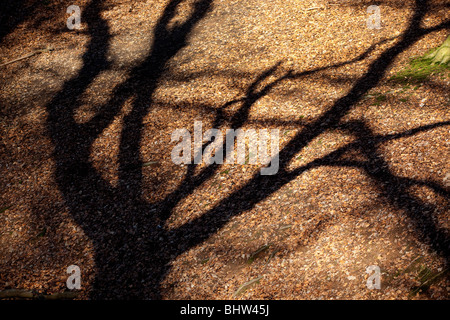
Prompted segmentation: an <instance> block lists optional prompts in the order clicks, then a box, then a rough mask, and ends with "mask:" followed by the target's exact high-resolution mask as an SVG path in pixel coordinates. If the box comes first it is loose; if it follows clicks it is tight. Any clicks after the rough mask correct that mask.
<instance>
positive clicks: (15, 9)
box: [0, 0, 33, 42]
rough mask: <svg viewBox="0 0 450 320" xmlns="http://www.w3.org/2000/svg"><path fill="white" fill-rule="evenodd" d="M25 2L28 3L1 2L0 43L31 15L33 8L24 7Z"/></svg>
mask: <svg viewBox="0 0 450 320" xmlns="http://www.w3.org/2000/svg"><path fill="white" fill-rule="evenodd" d="M27 2H29V1H25V0H16V1H4V2H2V4H1V10H0V42H1V41H2V40H3V38H4V37H5V36H6V35H7V34H9V33H10V32H11V31H13V30H14V29H15V28H16V26H17V25H19V24H20V23H21V22H23V21H24V20H25V19H27V18H28V17H29V16H30V15H32V13H33V8H32V7H31V6H25V4H26V3H27Z"/></svg>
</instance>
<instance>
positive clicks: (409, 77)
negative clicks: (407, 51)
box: [390, 36, 450, 86]
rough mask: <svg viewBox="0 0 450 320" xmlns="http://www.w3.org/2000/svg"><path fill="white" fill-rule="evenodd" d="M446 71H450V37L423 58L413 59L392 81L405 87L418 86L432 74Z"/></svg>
mask: <svg viewBox="0 0 450 320" xmlns="http://www.w3.org/2000/svg"><path fill="white" fill-rule="evenodd" d="M446 70H450V36H449V37H448V38H447V40H446V41H445V42H444V43H443V44H442V45H441V46H440V47H438V48H433V49H431V50H429V51H427V52H426V53H425V54H424V55H423V56H420V57H415V58H412V59H411V60H410V61H409V63H408V66H407V67H406V68H404V69H403V70H401V71H399V72H397V73H396V74H395V75H394V76H392V77H391V79H390V80H392V81H394V82H398V83H402V84H404V85H405V86H406V85H409V84H418V83H421V82H424V81H425V80H427V79H428V77H429V76H431V75H432V74H442V73H444V72H445V71H446Z"/></svg>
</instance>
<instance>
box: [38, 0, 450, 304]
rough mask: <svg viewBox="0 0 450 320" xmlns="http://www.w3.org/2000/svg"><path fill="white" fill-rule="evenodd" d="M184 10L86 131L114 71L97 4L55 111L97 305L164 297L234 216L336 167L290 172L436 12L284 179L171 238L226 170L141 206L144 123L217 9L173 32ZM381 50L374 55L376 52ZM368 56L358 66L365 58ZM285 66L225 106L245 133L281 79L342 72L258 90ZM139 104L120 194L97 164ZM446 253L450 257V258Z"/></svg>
mask: <svg viewBox="0 0 450 320" xmlns="http://www.w3.org/2000/svg"><path fill="white" fill-rule="evenodd" d="M182 2H183V0H171V1H170V2H169V4H168V5H167V6H166V7H165V9H164V12H163V13H162V15H161V17H160V19H159V21H158V23H157V27H156V29H155V31H154V42H153V45H152V49H151V52H150V54H149V55H148V57H147V59H146V60H145V61H144V62H143V63H142V64H140V65H139V66H137V67H135V68H133V70H132V72H131V73H130V74H131V75H130V77H129V78H128V79H127V80H126V81H125V82H124V83H122V84H121V85H119V86H118V87H117V88H116V90H115V91H114V93H113V96H112V98H111V99H110V100H109V101H108V102H107V103H106V104H104V105H103V106H102V107H101V108H100V110H99V112H98V114H97V115H96V116H95V117H94V118H92V119H91V120H90V121H89V122H87V123H84V124H77V123H76V122H75V120H74V112H75V110H76V109H77V108H78V107H79V106H80V102H79V101H78V100H77V97H79V96H81V94H82V93H83V92H84V91H85V90H86V88H87V87H88V86H89V84H90V83H91V82H92V81H93V80H94V79H95V78H96V77H97V76H98V75H99V74H100V73H101V72H102V71H104V70H107V69H108V68H109V64H108V62H107V59H106V54H107V51H108V49H109V41H110V38H111V36H110V31H109V27H108V25H107V23H106V21H105V20H103V19H102V18H101V15H100V13H101V10H102V1H93V2H91V3H90V4H89V5H88V7H87V8H86V13H85V21H86V22H87V24H88V27H89V28H88V30H89V33H90V35H91V42H90V45H89V47H88V48H87V51H86V53H85V54H84V56H83V62H84V64H83V67H82V69H81V70H80V72H79V74H78V76H77V77H75V78H73V79H71V80H69V81H67V82H66V84H65V85H64V87H63V89H62V90H61V91H60V92H59V93H58V94H57V95H56V96H55V97H54V98H53V99H52V101H51V102H50V103H49V104H48V105H47V111H48V119H47V129H48V132H49V136H50V137H51V139H52V142H53V144H54V153H53V157H54V160H55V164H56V169H55V179H56V182H57V184H58V188H59V189H60V191H61V193H62V195H63V197H64V199H65V202H66V204H67V206H68V208H69V211H70V213H71V215H72V216H73V218H74V219H75V221H76V222H77V223H78V224H79V226H80V227H81V228H82V229H83V231H84V232H85V234H86V235H87V236H88V237H89V238H90V240H91V241H92V243H93V246H94V249H95V265H96V279H95V281H94V284H93V288H92V291H91V298H93V299H147V298H150V299H160V298H161V293H160V284H161V281H162V280H163V278H164V276H165V275H166V273H167V272H168V271H169V270H170V263H171V261H173V260H174V259H175V258H176V257H177V256H178V255H180V254H182V253H183V252H185V251H186V250H189V249H190V248H192V247H193V246H195V245H197V244H199V243H201V242H203V241H204V240H206V239H207V238H208V237H209V236H210V235H212V234H214V233H215V232H216V231H217V229H218V228H220V227H222V226H224V225H225V223H227V221H229V219H230V218H231V217H233V216H236V215H239V214H241V213H242V212H244V211H246V210H249V209H251V208H252V207H253V206H254V205H255V204H257V203H258V202H260V201H262V200H263V199H265V198H266V197H268V196H270V195H271V194H272V193H274V192H275V191H277V190H279V189H280V188H281V187H282V186H283V185H285V184H286V183H288V182H289V181H291V180H292V179H294V178H295V177H297V176H298V175H300V174H301V173H302V172H305V171H306V170H309V169H310V168H313V167H314V166H317V165H326V164H327V160H329V159H327V158H325V159H322V160H320V161H314V162H312V163H309V164H307V165H305V166H303V167H301V168H299V169H296V170H294V171H293V172H290V171H288V169H287V167H288V164H289V162H290V160H291V159H292V158H293V157H294V156H295V154H297V153H298V152H299V151H300V150H302V149H303V148H304V147H305V146H306V145H308V143H309V142H311V141H312V140H313V139H314V138H315V137H317V136H318V135H320V134H321V133H323V132H325V131H326V130H328V129H331V128H335V127H338V126H339V125H341V123H340V121H341V119H342V118H343V116H344V115H345V114H346V113H347V112H348V111H349V110H350V109H351V108H352V107H353V106H354V105H355V104H356V103H357V102H358V101H359V100H360V99H361V98H362V97H363V95H364V94H365V93H367V92H368V91H369V90H370V89H371V88H373V87H374V86H376V85H377V84H378V83H379V81H380V80H381V79H382V77H383V75H384V73H385V71H386V70H387V68H388V67H389V66H390V64H391V63H392V61H393V60H394V58H395V57H396V56H397V55H399V54H400V53H401V52H402V51H404V50H405V49H406V48H408V47H409V46H411V45H412V44H413V43H415V42H416V41H417V40H418V39H419V38H420V37H421V36H423V35H424V34H426V32H428V31H426V30H423V29H421V28H420V27H419V26H420V21H421V20H422V18H423V16H424V15H425V13H426V11H427V10H426V9H427V1H420V0H417V1H416V6H417V10H416V11H415V14H414V16H413V17H412V19H411V22H410V26H409V28H408V29H407V30H406V32H405V33H404V34H403V35H402V37H401V39H400V41H399V42H398V43H396V44H395V45H394V46H392V47H390V48H389V49H387V50H386V51H384V52H383V53H382V54H381V55H380V57H379V58H378V59H376V60H375V61H374V62H372V63H371V65H370V66H369V69H368V71H367V73H366V74H365V75H364V76H362V77H361V78H360V79H358V80H357V81H356V82H355V84H354V86H353V87H352V89H351V90H350V91H349V93H348V94H347V95H346V96H344V97H342V98H340V99H339V100H337V101H336V103H335V104H334V105H333V106H332V107H331V108H330V109H329V110H328V111H326V112H325V113H324V114H322V115H321V116H320V117H319V118H318V119H316V120H314V121H312V122H310V123H308V124H307V125H305V128H304V129H302V130H301V131H300V132H299V133H298V134H297V135H296V136H295V137H294V138H293V139H292V140H291V141H290V142H288V144H287V145H286V146H285V147H284V148H283V149H282V150H281V151H280V153H279V159H280V170H279V172H278V173H277V174H276V175H273V176H262V175H260V174H257V175H255V176H254V177H253V178H252V179H251V180H250V181H249V182H248V183H247V184H246V185H245V186H243V187H242V188H240V189H239V190H237V191H235V192H233V193H231V194H230V195H229V196H228V197H227V198H225V199H224V200H222V201H221V202H220V203H219V204H218V205H216V206H215V207H214V208H212V209H211V210H209V211H207V212H206V213H205V214H203V215H202V216H200V217H199V218H196V219H194V220H192V221H190V222H188V223H186V224H184V225H183V226H181V227H179V228H177V229H174V230H168V229H165V227H164V225H163V224H164V221H165V220H166V219H167V218H168V217H169V216H170V214H171V212H172V210H173V208H175V206H176V205H177V203H179V202H180V201H181V200H182V199H184V198H185V197H186V196H187V195H189V194H191V193H192V192H194V190H195V189H196V188H197V187H198V186H199V185H200V184H202V183H204V182H205V181H207V180H208V178H209V177H211V176H212V175H213V174H214V172H216V170H217V169H218V166H217V165H210V166H208V167H206V168H205V169H204V170H202V172H201V173H200V174H198V175H195V176H194V175H193V173H194V171H195V165H191V166H189V167H188V170H187V173H186V176H185V178H184V180H183V181H182V182H181V184H180V187H179V188H177V190H175V191H174V192H172V193H171V194H169V195H168V196H167V197H166V198H165V199H164V200H163V201H161V202H160V203H156V204H149V203H147V202H145V201H144V200H142V198H141V192H142V180H143V177H142V164H143V161H142V160H141V157H140V149H141V144H142V128H143V119H144V117H145V115H146V114H147V113H148V112H149V108H150V107H151V106H152V103H153V100H152V95H153V93H154V91H155V90H156V88H157V85H158V79H159V78H160V77H161V75H162V74H163V72H164V70H165V65H166V63H167V62H168V61H169V60H170V59H171V58H172V57H173V56H174V55H175V54H177V52H178V51H179V50H180V49H182V48H183V47H184V46H186V44H187V40H188V37H189V35H190V33H191V31H192V29H193V28H194V26H196V25H197V24H198V22H199V21H200V20H201V19H202V18H203V17H205V15H206V14H207V13H208V12H209V10H210V9H211V8H212V2H213V1H212V0H198V1H197V2H195V4H194V10H193V13H192V14H191V15H190V17H189V18H188V19H187V20H186V21H185V22H183V23H180V24H178V25H175V26H174V27H172V28H171V29H169V27H168V25H169V23H170V21H171V19H172V18H173V17H174V16H175V14H176V8H177V7H178V6H179V5H180V4H181V3H182ZM386 41H387V40H386ZM371 50H373V48H372V47H371V48H369V50H368V52H370V51H371ZM368 52H366V54H363V55H361V56H360V57H357V58H356V59H363V58H365V57H366V56H367V54H368ZM351 61H353V60H351ZM355 61H356V60H355ZM345 63H350V62H345ZM345 63H341V64H337V65H335V66H334V67H336V66H339V65H343V64H345ZM278 66H279V63H278V64H276V65H274V66H273V67H271V68H269V69H268V70H266V71H265V72H263V73H262V74H261V75H259V76H258V77H257V78H256V79H255V80H254V81H253V82H252V83H251V84H250V86H249V88H248V90H247V92H246V94H245V97H244V98H242V99H237V100H233V101H230V102H228V103H227V104H225V105H224V106H222V108H221V109H224V108H226V107H228V106H229V105H231V104H234V103H241V106H240V107H239V109H238V111H237V112H236V113H235V115H234V117H232V119H231V120H230V123H231V127H232V128H234V129H237V128H239V127H241V126H242V125H243V124H245V122H246V121H247V120H248V115H249V111H250V108H251V106H252V105H253V104H254V103H255V102H256V101H257V100H258V99H260V98H261V97H263V96H264V95H266V94H267V93H268V92H269V91H270V90H271V89H272V88H273V87H274V86H276V85H277V84H278V83H280V82H281V81H283V80H285V79H295V78H299V77H302V76H305V75H309V74H313V73H314V72H318V71H320V70H323V69H326V68H331V67H333V66H329V67H325V68H318V69H313V70H310V71H305V72H301V73H294V72H292V71H288V72H287V73H286V74H285V75H283V76H281V77H279V78H277V79H276V80H274V81H272V82H270V83H269V84H267V85H265V86H264V87H263V88H262V89H260V90H256V88H257V86H258V85H260V84H261V83H262V81H263V80H265V79H267V78H268V77H269V76H271V75H272V74H273V73H274V72H275V71H276V69H277V68H278ZM130 97H133V98H134V102H133V103H132V109H131V111H130V112H129V113H128V114H127V115H126V116H125V117H124V120H123V128H122V135H121V139H120V146H119V183H118V186H117V187H112V186H111V185H110V184H108V183H107V182H106V181H105V180H104V179H103V178H102V177H101V176H100V174H99V173H98V172H97V171H96V170H95V169H94V168H93V166H92V164H91V163H90V161H89V155H90V149H91V146H92V144H93V142H94V141H95V139H96V138H97V137H98V135H99V134H100V133H101V132H102V131H103V130H104V129H105V128H106V127H107V126H108V125H109V124H110V123H111V121H112V120H113V119H114V116H115V115H116V114H117V113H118V112H119V111H120V108H121V107H122V106H123V104H124V103H125V101H126V100H127V99H128V98H130ZM223 123H224V118H223V114H222V113H221V111H220V110H219V111H218V113H217V114H216V118H215V120H214V126H216V127H220V126H221V125H223ZM358 130H359V131H358V132H360V140H361V143H363V142H364V143H366V142H367V140H368V139H369V140H370V139H371V138H372V133H371V132H370V131H369V130H368V129H367V127H365V126H364V125H363V124H361V123H360V124H358ZM206 147H207V144H204V145H203V149H204V148H206ZM370 151H371V152H374V154H375V158H374V155H369V154H367V156H368V157H369V159H370V160H369V162H368V163H367V164H365V167H366V169H367V172H368V174H369V175H371V176H372V175H373V177H374V179H381V180H383V181H385V180H386V181H388V182H392V180H393V179H395V177H394V176H393V175H392V173H390V172H385V173H384V175H382V177H381V178H378V177H377V176H375V175H374V173H373V172H374V171H375V168H377V167H378V166H380V165H384V163H383V161H382V160H380V159H381V158H380V156H377V153H376V152H377V150H376V149H375V148H374V149H371V150H370ZM330 163H331V162H330ZM353 165H356V164H353ZM358 165H360V164H359V163H358ZM381 180H379V181H380V182H381ZM435 187H437V186H435ZM393 190H396V191H397V192H398V191H400V192H404V193H406V192H407V191H406V190H405V189H404V187H403V186H401V185H398V184H397V185H395V184H394V186H393ZM441 192H445V190H444V191H442V190H441ZM386 196H387V198H388V199H389V200H391V201H394V200H395V199H391V198H389V195H388V194H386ZM407 200H408V201H407V202H406V205H403V204H399V205H402V208H403V209H404V210H406V211H407V212H410V211H412V209H413V207H416V206H420V205H421V206H422V207H420V208H423V209H426V208H425V204H420V203H419V202H417V201H416V200H415V199H413V198H410V199H407ZM408 216H410V218H411V219H415V221H416V220H417V221H418V223H419V218H420V217H418V216H417V214H413V213H411V214H408ZM426 231H427V232H429V233H430V232H431V234H432V235H433V234H435V235H437V236H434V237H432V238H433V239H435V240H436V241H438V242H442V241H444V242H445V241H447V239H448V237H447V236H443V235H441V231H440V230H438V229H436V227H435V228H433V226H432V225H431V224H430V223H428V227H427V230H426ZM440 247H441V246H439V248H440ZM433 248H438V247H433ZM442 252H443V253H444V254H447V253H448V250H447V251H442Z"/></svg>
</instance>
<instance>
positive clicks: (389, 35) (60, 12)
mask: <svg viewBox="0 0 450 320" xmlns="http://www.w3.org/2000/svg"><path fill="white" fill-rule="evenodd" d="M195 2H197V3H201V5H199V6H198V7H195V6H194V5H193V4H194V3H195ZM23 3H24V4H23V11H24V12H29V13H30V15H29V17H27V18H26V19H23V21H20V23H18V24H17V26H16V27H15V28H13V30H11V31H10V32H9V33H8V34H7V35H5V36H4V37H3V38H2V39H1V47H0V59H1V60H0V64H1V63H2V62H7V61H9V60H13V59H15V58H17V57H20V56H23V55H25V54H27V53H29V52H32V51H33V50H35V49H37V48H42V47H46V46H50V45H51V46H53V47H54V49H55V50H54V51H51V52H43V53H41V54H36V55H34V56H33V57H30V58H28V59H24V60H21V61H18V62H16V63H12V64H9V65H6V66H2V67H0V137H1V138H0V139H1V140H0V153H1V157H0V209H1V210H0V212H1V213H0V291H1V290H6V289H11V288H13V289H25V290H35V291H36V292H39V293H44V294H51V293H55V292H63V291H66V290H67V289H66V279H67V277H68V274H67V273H66V269H67V267H68V266H70V265H78V266H79V267H80V269H81V281H82V283H81V290H80V291H79V296H78V299H109V298H120V299H126V298H139V299H448V298H449V293H450V278H449V273H448V272H447V271H448V266H449V261H448V260H449V241H448V240H449V228H450V221H449V217H450V211H449V187H450V161H449V159H450V157H449V154H450V131H449V129H450V112H449V110H450V90H449V84H450V75H449V73H448V71H447V73H443V74H434V75H431V76H430V77H429V78H428V79H427V80H424V81H421V82H419V83H413V84H410V83H398V82H393V81H390V80H389V78H390V77H391V76H393V75H395V74H396V73H397V72H399V71H400V70H402V69H404V68H405V66H406V65H407V63H408V61H409V59H410V58H411V57H414V56H419V55H423V54H424V53H425V52H426V51H427V50H428V49H430V48H433V47H436V46H438V45H440V44H441V43H442V41H444V40H445V38H446V36H447V35H448V30H449V29H448V28H449V25H448V23H447V25H446V26H447V27H446V28H447V30H446V29H445V28H436V29H435V30H430V32H423V33H422V34H420V35H417V34H418V33H420V30H419V31H417V30H416V31H414V30H413V29H414V28H419V27H422V28H423V29H422V30H425V28H433V27H434V26H439V25H440V24H441V23H442V22H443V21H444V20H445V19H448V18H449V15H448V13H449V7H448V4H446V3H445V1H430V2H427V1H417V4H418V6H416V2H414V1H379V2H378V3H379V6H380V9H381V29H378V30H377V29H369V28H367V25H366V20H367V17H368V16H369V14H368V13H367V11H366V10H367V7H368V6H369V5H371V4H372V3H371V2H370V1H350V0H349V1H345V2H340V4H339V5H337V3H331V2H330V1H325V0H311V1H308V0H270V1H266V0H245V1H244V0H214V1H208V0H202V1H200V0H197V1H194V0H186V1H179V0H178V1H176V0H171V1H169V0H151V1H150V0H149V1H145V0H142V1H128V0H121V1H110V0H105V1H93V3H89V2H88V1H85V0H79V1H77V3H76V4H77V5H79V6H80V7H81V10H82V16H81V18H82V28H81V29H80V30H73V31H71V30H68V29H67V28H66V19H67V18H68V16H69V15H68V14H66V8H67V7H68V6H69V5H71V4H73V1H63V0H61V1H47V2H42V1H39V2H37V1H23ZM94 3H95V4H94ZM426 3H428V5H427V6H422V4H426ZM415 18H417V19H419V20H420V23H421V25H417V24H416V23H415V22H417V21H418V20H417V21H415V20H413V19H415ZM411 21H413V23H411ZM411 30H413V31H411ZM405 35H406V36H405ZM198 120H201V121H202V122H203V130H204V131H205V130H206V129H208V128H217V129H221V130H223V131H224V130H225V129H228V128H235V129H237V128H242V129H250V128H252V129H279V130H280V170H279V173H277V174H276V175H274V176H259V172H260V168H261V166H258V165H238V164H224V165H213V166H206V165H204V164H202V165H197V166H194V165H189V166H186V165H185V166H178V165H176V164H174V163H173V162H172V160H171V150H172V148H173V147H174V146H175V145H176V143H175V142H171V134H172V132H173V131H174V130H175V129H177V128H186V129H188V130H189V131H190V132H191V133H192V132H193V126H194V121H198ZM371 265H376V266H379V267H380V269H381V289H379V290H377V289H373V290H370V289H368V288H367V286H366V280H367V278H368V277H369V274H368V273H366V268H367V267H369V266H371ZM257 278H258V279H259V281H257V282H254V283H253V284H252V285H251V286H249V287H248V288H246V289H247V290H245V291H244V290H241V291H240V292H239V294H238V295H235V293H236V291H237V290H238V288H240V286H242V285H243V284H245V283H247V282H248V281H251V280H253V279H257Z"/></svg>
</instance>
